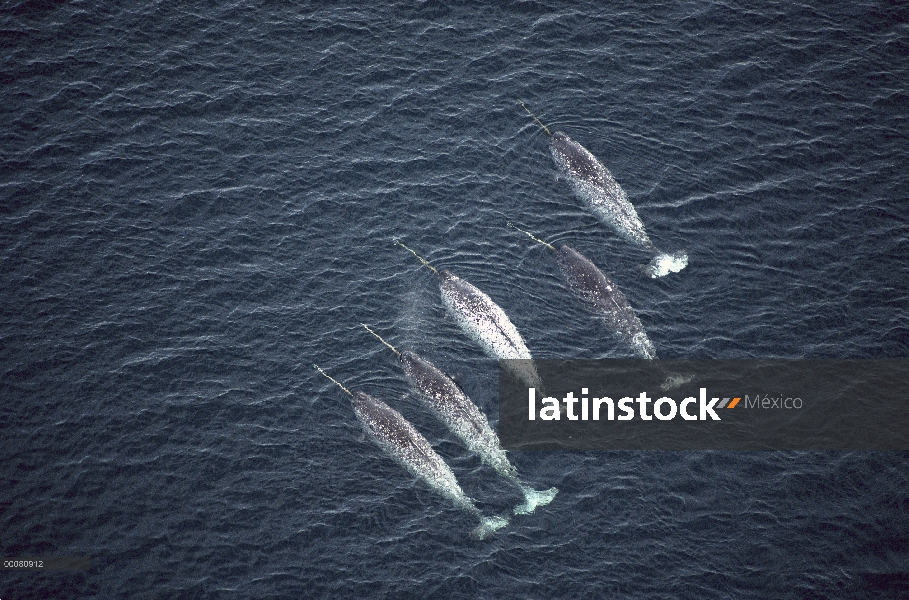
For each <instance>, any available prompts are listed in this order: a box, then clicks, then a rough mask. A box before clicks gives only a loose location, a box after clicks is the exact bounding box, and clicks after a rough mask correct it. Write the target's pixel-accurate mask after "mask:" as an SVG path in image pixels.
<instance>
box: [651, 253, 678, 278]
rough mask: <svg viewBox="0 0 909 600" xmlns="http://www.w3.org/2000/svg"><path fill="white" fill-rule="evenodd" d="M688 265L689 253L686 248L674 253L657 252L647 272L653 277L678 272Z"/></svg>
mask: <svg viewBox="0 0 909 600" xmlns="http://www.w3.org/2000/svg"><path fill="white" fill-rule="evenodd" d="M687 266H688V254H687V253H685V251H684V250H680V251H679V252H673V253H672V254H663V253H660V254H657V255H656V256H654V257H653V260H651V261H650V264H649V265H647V269H646V270H647V274H648V275H650V276H651V277H652V278H654V279H656V278H657V277H662V276H664V275H669V274H670V273H678V272H679V271H681V270H682V269H684V268H685V267H687Z"/></svg>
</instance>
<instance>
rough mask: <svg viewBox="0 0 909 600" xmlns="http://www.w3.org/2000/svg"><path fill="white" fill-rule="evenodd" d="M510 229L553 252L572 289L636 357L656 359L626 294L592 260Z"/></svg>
mask: <svg viewBox="0 0 909 600" xmlns="http://www.w3.org/2000/svg"><path fill="white" fill-rule="evenodd" d="M508 226H509V227H511V228H512V229H517V230H518V231H520V232H522V233H524V234H526V235H528V236H530V238H531V239H532V240H534V241H535V242H537V243H539V244H542V245H544V246H546V247H547V248H549V249H550V250H553V251H554V252H555V253H556V261H557V262H558V265H559V270H561V271H562V277H563V278H564V279H565V283H566V284H567V285H568V289H569V290H571V291H572V293H574V295H575V296H576V297H577V298H579V299H580V300H581V301H582V302H583V303H584V304H586V305H587V307H588V308H589V309H590V310H592V311H593V312H594V313H596V314H597V315H599V316H601V317H603V319H604V320H605V321H606V323H607V324H608V325H609V326H610V328H611V329H612V330H613V331H615V332H616V333H617V334H618V335H619V337H621V338H622V339H623V340H625V341H626V342H627V343H628V344H629V345H630V346H631V347H632V348H633V349H634V352H635V354H637V355H638V356H640V357H641V358H656V350H654V348H653V344H652V343H651V341H650V338H648V337H647V332H646V331H644V326H643V325H641V321H640V319H638V317H637V315H636V314H635V312H634V309H633V308H631V305H630V304H629V303H628V300H627V299H626V298H625V294H623V293H622V292H621V291H620V290H619V289H618V288H617V287H616V285H615V283H613V282H612V280H610V279H609V278H608V277H606V275H604V274H603V272H602V271H601V270H600V269H599V268H598V267H597V266H596V265H595V264H593V263H592V262H591V261H590V259H588V258H587V257H586V256H584V255H583V254H581V253H580V252H578V251H577V250H574V249H573V248H571V247H570V246H568V245H567V244H559V246H558V247H556V246H553V245H552V244H550V243H548V242H544V241H543V240H541V239H539V238H537V237H536V236H534V235H533V234H532V233H530V232H529V231H524V230H523V229H520V228H518V227H515V226H514V225H512V224H511V223H509V224H508Z"/></svg>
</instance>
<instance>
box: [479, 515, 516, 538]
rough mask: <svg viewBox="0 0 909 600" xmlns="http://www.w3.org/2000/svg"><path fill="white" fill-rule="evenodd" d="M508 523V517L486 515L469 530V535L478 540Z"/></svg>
mask: <svg viewBox="0 0 909 600" xmlns="http://www.w3.org/2000/svg"><path fill="white" fill-rule="evenodd" d="M506 525H508V519H506V518H505V517H486V518H484V519H482V520H481V521H480V525H479V526H478V527H477V528H476V529H474V530H473V531H471V532H470V535H471V537H473V538H475V539H478V540H485V539H486V538H488V537H489V536H490V535H492V534H493V533H495V532H496V531H498V530H499V529H502V528H503V527H505V526H506Z"/></svg>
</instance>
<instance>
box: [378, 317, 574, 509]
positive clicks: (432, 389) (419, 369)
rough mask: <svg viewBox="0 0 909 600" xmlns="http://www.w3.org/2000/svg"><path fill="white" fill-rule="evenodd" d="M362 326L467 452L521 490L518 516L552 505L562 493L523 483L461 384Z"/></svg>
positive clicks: (497, 439)
mask: <svg viewBox="0 0 909 600" xmlns="http://www.w3.org/2000/svg"><path fill="white" fill-rule="evenodd" d="M361 325H363V327H365V328H366V330H367V331H368V332H369V333H371V334H373V335H374V336H376V337H377V338H378V339H379V341H380V342H382V343H383V344H385V345H386V346H388V348H390V349H391V351H392V352H394V353H395V354H397V355H398V359H399V360H400V361H401V368H402V369H403V370H404V374H405V375H406V376H407V379H408V381H409V382H410V387H411V389H413V390H414V391H415V392H416V393H417V395H418V396H419V397H420V399H421V400H422V401H423V404H424V405H425V406H426V407H427V408H428V409H429V410H430V411H431V412H433V413H434V414H435V415H436V417H438V418H439V420H441V421H442V422H443V423H445V425H446V426H447V427H448V429H449V430H451V432H452V433H454V434H455V435H456V436H457V437H458V439H460V440H461V442H463V444H464V446H465V447H466V448H467V449H468V450H470V451H471V452H473V453H474V454H476V455H477V456H479V457H480V460H482V461H483V462H484V463H485V464H487V465H489V466H490V467H492V468H493V469H495V471H496V473H498V474H499V475H501V476H502V477H504V478H505V479H507V480H509V481H510V482H512V483H513V484H515V485H516V486H518V487H519V488H520V489H521V492H522V493H523V494H524V503H523V504H520V505H518V506H516V507H515V508H514V513H515V514H516V515H526V514H529V513H532V512H533V511H534V510H535V509H536V507H538V506H546V505H547V504H549V503H550V502H552V499H553V498H555V495H556V494H557V493H558V492H559V490H557V489H556V488H550V489H548V490H545V491H537V490H534V489H532V488H530V487H528V486H526V485H524V484H523V483H522V482H521V480H520V479H519V477H518V470H517V469H515V467H514V465H512V464H511V463H510V462H509V461H508V457H507V456H506V455H505V451H504V450H502V447H501V445H500V444H499V436H497V435H496V433H495V431H493V430H492V427H490V426H489V421H488V420H487V419H486V415H484V414H483V412H482V411H481V410H480V409H479V408H478V407H477V405H476V404H474V402H473V400H471V399H470V398H469V397H468V396H467V394H465V393H464V391H463V390H461V388H460V387H459V386H458V384H456V383H455V382H454V381H452V380H451V378H449V377H448V376H447V375H445V374H444V373H443V372H442V371H440V370H439V369H438V368H437V367H436V366H435V365H433V364H432V363H431V362H429V361H428V360H424V359H423V358H420V357H419V356H417V355H416V354H414V353H413V352H408V351H404V352H401V351H399V350H398V349H397V348H395V347H394V346H392V345H391V344H389V343H388V342H386V341H385V340H384V339H382V336H380V335H379V334H378V333H376V332H375V331H373V330H372V329H370V328H369V326H367V325H366V324H365V323H361Z"/></svg>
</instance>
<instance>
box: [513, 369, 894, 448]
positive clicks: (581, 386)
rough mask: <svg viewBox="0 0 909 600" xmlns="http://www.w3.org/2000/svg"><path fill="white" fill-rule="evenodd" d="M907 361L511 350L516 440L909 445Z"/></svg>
mask: <svg viewBox="0 0 909 600" xmlns="http://www.w3.org/2000/svg"><path fill="white" fill-rule="evenodd" d="M907 391H909V360H905V359H894V360H778V359H773V360H535V361H526V360H503V361H500V362H499V409H500V415H499V419H500V420H499V438H500V441H501V443H502V447H503V448H506V449H510V450H518V449H522V450H526V449H539V450H559V449H563V450H909V393H907Z"/></svg>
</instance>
